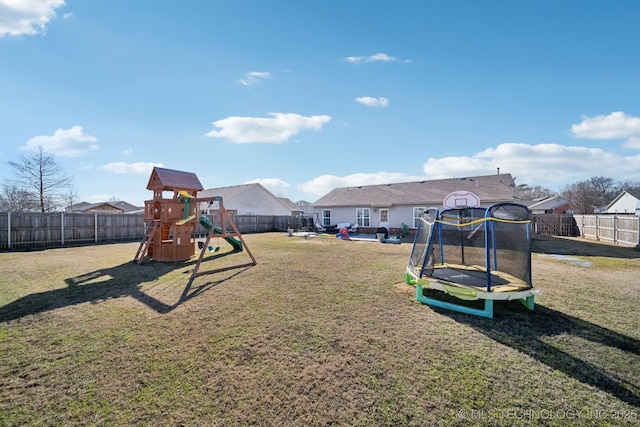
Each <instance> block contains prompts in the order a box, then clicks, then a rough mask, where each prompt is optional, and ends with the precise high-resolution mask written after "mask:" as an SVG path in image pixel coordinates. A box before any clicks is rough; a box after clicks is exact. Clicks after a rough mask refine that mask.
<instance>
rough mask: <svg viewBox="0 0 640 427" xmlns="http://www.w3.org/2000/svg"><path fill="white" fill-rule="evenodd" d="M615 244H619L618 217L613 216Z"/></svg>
mask: <svg viewBox="0 0 640 427" xmlns="http://www.w3.org/2000/svg"><path fill="white" fill-rule="evenodd" d="M613 244H614V245H617V244H618V215H617V214H613Z"/></svg>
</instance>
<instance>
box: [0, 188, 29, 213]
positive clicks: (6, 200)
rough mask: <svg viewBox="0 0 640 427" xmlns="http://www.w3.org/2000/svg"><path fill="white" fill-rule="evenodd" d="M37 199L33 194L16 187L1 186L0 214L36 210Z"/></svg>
mask: <svg viewBox="0 0 640 427" xmlns="http://www.w3.org/2000/svg"><path fill="white" fill-rule="evenodd" d="M36 200H37V198H36V197H35V195H34V194H33V193H29V192H28V191H26V190H23V189H21V188H18V187H16V186H15V185H6V184H5V185H3V186H2V194H0V212H25V211H34V210H36V209H37V208H38V204H37V203H36Z"/></svg>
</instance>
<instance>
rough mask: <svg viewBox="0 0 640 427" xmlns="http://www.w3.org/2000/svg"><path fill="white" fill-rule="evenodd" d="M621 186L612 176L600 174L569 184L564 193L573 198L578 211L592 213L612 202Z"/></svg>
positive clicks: (564, 195) (570, 198)
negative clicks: (607, 176)
mask: <svg viewBox="0 0 640 427" xmlns="http://www.w3.org/2000/svg"><path fill="white" fill-rule="evenodd" d="M621 188H622V184H620V183H616V182H615V181H614V180H613V179H612V178H606V177H602V176H598V177H592V178H589V179H588V180H586V181H580V182H577V183H574V184H571V185H568V186H567V187H565V188H564V189H563V190H562V195H563V197H564V198H566V199H568V200H571V204H572V205H573V207H574V210H575V211H576V212H577V213H583V214H592V213H594V212H595V211H596V210H597V209H598V208H600V207H603V206H606V205H607V204H608V203H609V202H611V201H612V200H613V199H614V198H615V197H616V196H617V195H618V193H620V191H621Z"/></svg>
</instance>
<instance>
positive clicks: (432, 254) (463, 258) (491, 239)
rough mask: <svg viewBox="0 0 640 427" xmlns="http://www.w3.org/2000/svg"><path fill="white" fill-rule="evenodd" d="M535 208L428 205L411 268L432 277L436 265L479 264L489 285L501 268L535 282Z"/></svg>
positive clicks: (416, 273)
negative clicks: (494, 272)
mask: <svg viewBox="0 0 640 427" xmlns="http://www.w3.org/2000/svg"><path fill="white" fill-rule="evenodd" d="M530 219H531V213H530V211H529V209H528V208H527V207H526V206H523V205H519V204H515V203H500V204H496V205H493V206H490V207H489V208H452V209H445V210H443V211H439V210H438V209H436V208H428V209H426V210H425V212H424V213H423V214H422V216H421V218H420V224H419V226H418V229H417V231H416V237H415V240H414V244H413V248H412V252H411V257H410V259H409V265H408V267H407V272H408V273H409V274H411V275H412V276H413V277H414V278H416V279H420V278H422V277H432V276H433V275H434V268H435V269H436V270H437V267H438V266H443V265H453V266H463V267H464V266H467V267H477V268H478V270H479V271H484V273H482V274H481V280H483V281H485V284H486V290H487V291H491V287H492V286H494V285H497V283H492V281H494V280H496V276H493V275H491V274H490V272H491V271H500V272H501V273H505V274H507V275H510V276H512V277H514V278H516V279H519V280H520V281H522V282H524V283H525V284H528V286H529V287H532V285H531V225H530Z"/></svg>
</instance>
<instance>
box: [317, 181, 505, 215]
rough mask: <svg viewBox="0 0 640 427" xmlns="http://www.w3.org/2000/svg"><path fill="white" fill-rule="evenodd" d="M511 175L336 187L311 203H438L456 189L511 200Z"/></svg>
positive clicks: (488, 198) (489, 199)
mask: <svg viewBox="0 0 640 427" xmlns="http://www.w3.org/2000/svg"><path fill="white" fill-rule="evenodd" d="M513 186H514V182H513V178H512V177H511V174H508V173H507V174H499V175H485V176H474V177H466V178H449V179H436V180H430V181H417V182H404V183H397V184H382V185H363V186H357V187H341V188H336V189H334V190H332V191H330V192H329V193H327V194H326V195H325V196H323V197H321V198H320V199H318V200H317V201H316V202H315V203H313V206H314V207H329V206H372V207H375V206H380V207H385V206H398V205H428V206H441V205H442V202H443V200H444V198H445V197H447V195H449V194H451V193H453V192H455V191H470V192H472V193H474V194H475V195H477V196H478V197H479V198H480V200H481V202H483V203H484V204H487V203H498V202H509V201H513V199H514V198H513Z"/></svg>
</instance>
